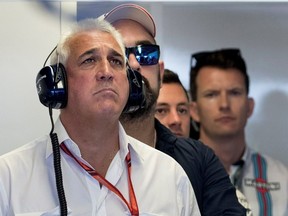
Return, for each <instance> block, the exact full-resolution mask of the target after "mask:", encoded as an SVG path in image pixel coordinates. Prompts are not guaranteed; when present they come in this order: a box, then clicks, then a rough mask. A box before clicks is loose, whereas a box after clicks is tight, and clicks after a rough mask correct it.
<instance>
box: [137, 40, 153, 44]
mask: <svg viewBox="0 0 288 216" xmlns="http://www.w3.org/2000/svg"><path fill="white" fill-rule="evenodd" d="M135 44H136V45H141V44H149V45H150V44H154V43H153V42H151V41H149V40H140V41H136V42H135Z"/></svg>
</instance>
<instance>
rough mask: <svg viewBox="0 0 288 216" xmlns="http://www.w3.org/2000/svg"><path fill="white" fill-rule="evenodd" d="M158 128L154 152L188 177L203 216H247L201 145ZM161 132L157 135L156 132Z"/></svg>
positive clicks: (225, 177) (215, 161)
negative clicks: (172, 160)
mask: <svg viewBox="0 0 288 216" xmlns="http://www.w3.org/2000/svg"><path fill="white" fill-rule="evenodd" d="M161 127H164V126H163V125H157V128H156V131H157V143H156V148H157V149H158V150H160V151H162V152H164V153H167V154H169V155H170V156H171V157H173V158H174V159H175V160H176V161H177V162H178V163H179V164H180V165H181V166H182V167H183V169H184V170H185V172H186V174H187V175H188V177H189V179H190V181H191V183H192V186H193V189H194V192H195V195H196V198H197V202H198V206H199V209H200V212H201V214H202V215H207V216H216V215H217V216H218V215H235V216H238V215H243V216H244V215H246V210H245V208H244V207H243V206H242V205H241V204H240V203H239V202H238V199H237V196H236V191H235V187H234V186H233V185H232V183H231V181H230V178H229V175H228V174H227V172H226V170H225V169H224V167H223V165H222V164H221V162H220V160H219V159H218V157H217V156H216V155H215V154H214V152H213V151H212V149H211V148H209V147H208V146H206V145H204V144H203V143H201V142H200V141H197V140H192V139H184V138H183V139H182V138H178V137H176V136H174V135H173V134H172V133H171V132H170V131H169V130H168V131H166V128H165V129H164V128H161ZM159 129H160V131H162V132H161V133H160V134H158V130H159Z"/></svg>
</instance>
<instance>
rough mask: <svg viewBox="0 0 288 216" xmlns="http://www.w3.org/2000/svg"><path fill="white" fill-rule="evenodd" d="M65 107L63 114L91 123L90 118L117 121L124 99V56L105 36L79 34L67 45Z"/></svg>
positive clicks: (113, 41) (125, 98)
mask: <svg viewBox="0 0 288 216" xmlns="http://www.w3.org/2000/svg"><path fill="white" fill-rule="evenodd" d="M67 43H68V44H69V45H70V54H69V57H68V59H67V62H66V71H67V79H68V104H67V107H66V108H65V109H63V110H62V113H61V114H63V115H65V114H69V115H70V116H71V114H72V115H73V116H74V117H76V116H81V117H82V118H83V117H84V118H85V119H87V122H88V121H89V120H90V121H94V119H93V117H92V116H97V118H98V119H99V117H101V118H105V117H107V116H108V115H109V116H110V117H111V116H113V117H115V118H119V115H120V113H121V112H122V110H123V108H124V106H125V104H126V101H127V98H128V79H127V74H126V65H125V61H124V59H125V57H124V56H123V53H122V52H121V48H120V46H119V44H118V43H117V42H116V40H115V39H114V38H113V37H112V36H111V34H109V33H103V32H99V31H89V32H85V33H79V34H77V35H75V36H74V37H72V38H71V39H70V40H69V41H68V42H67Z"/></svg>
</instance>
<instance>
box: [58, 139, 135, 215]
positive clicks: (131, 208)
mask: <svg viewBox="0 0 288 216" xmlns="http://www.w3.org/2000/svg"><path fill="white" fill-rule="evenodd" d="M60 148H61V149H62V150H63V151H64V152H65V153H66V154H67V155H69V156H70V157H72V158H73V159H74V160H75V161H76V162H77V163H78V164H79V165H80V166H81V167H82V168H83V169H85V170H86V171H87V172H88V173H89V174H90V175H91V176H92V177H93V178H94V179H96V180H97V181H98V182H99V183H100V184H102V185H104V186H105V187H107V188H108V189H109V190H110V191H112V192H114V193H115V194H116V195H117V196H119V197H120V199H122V200H123V201H124V203H125V204H126V205H127V207H128V209H129V211H130V213H131V216H139V209H138V205H137V200H136V196H135V193H134V189H133V185H132V181H131V157H130V151H129V152H128V154H127V156H126V158H125V161H126V164H127V168H128V186H129V198H130V202H131V204H130V203H128V202H127V200H126V199H125V198H124V196H123V195H122V194H121V192H120V191H119V190H118V189H117V188H116V187H115V186H114V185H112V184H111V183H110V182H109V181H107V180H106V179H105V178H103V177H102V176H101V175H100V174H98V173H97V172H96V171H95V170H94V169H92V168H91V167H89V166H87V165H86V164H84V163H83V162H81V161H80V160H78V159H77V158H76V157H75V156H74V155H73V154H72V153H71V152H70V150H69V149H68V148H67V147H66V145H65V144H64V143H62V144H61V145H60Z"/></svg>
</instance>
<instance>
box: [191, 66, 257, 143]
mask: <svg viewBox="0 0 288 216" xmlns="http://www.w3.org/2000/svg"><path fill="white" fill-rule="evenodd" d="M196 84H197V101H196V102H193V103H192V110H191V114H192V117H193V118H194V119H195V120H196V121H198V122H200V124H201V126H200V134H201V136H202V133H204V134H206V135H207V136H210V137H213V136H214V137H215V138H216V137H223V136H234V135H237V134H244V128H245V125H246V122H247V119H248V118H249V117H250V115H251V114H252V111H253V105H254V103H253V100H252V99H250V98H248V96H247V92H246V90H245V83H244V77H243V76H242V74H241V73H240V72H239V71H238V70H235V69H227V70H223V69H219V68H213V67H203V68H202V69H200V71H199V75H198V76H197V79H196Z"/></svg>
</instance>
